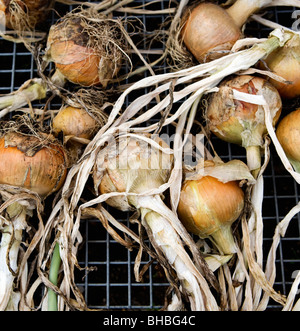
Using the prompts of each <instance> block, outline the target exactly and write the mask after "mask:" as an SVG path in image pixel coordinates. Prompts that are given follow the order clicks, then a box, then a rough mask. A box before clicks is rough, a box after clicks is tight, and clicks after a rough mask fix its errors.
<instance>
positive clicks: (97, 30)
mask: <svg viewBox="0 0 300 331" xmlns="http://www.w3.org/2000/svg"><path fill="white" fill-rule="evenodd" d="M113 24H114V23H113V22H112V21H110V20H107V19H105V18H103V17H101V18H98V17H93V15H92V14H89V13H88V12H82V13H77V14H76V13H75V14H74V13H72V12H71V13H69V14H67V15H66V16H64V17H63V18H62V19H61V20H60V21H58V22H57V23H56V24H54V25H52V27H51V28H50V31H49V35H48V40H47V59H48V60H49V61H52V62H54V63H55V66H56V69H57V70H58V71H59V72H60V73H61V74H62V75H63V76H64V77H65V78H66V79H67V80H68V81H70V82H72V83H74V84H78V85H82V86H96V85H102V86H103V87H106V86H107V84H108V83H109V82H110V81H111V80H112V78H113V77H115V76H116V75H117V74H118V72H119V70H120V68H121V63H122V52H121V50H120V49H121V46H119V45H120V43H121V41H122V37H121V36H118V35H117V33H119V34H120V31H117V29H118V27H117V26H116V25H115V26H114V25H113ZM116 38H119V40H116Z"/></svg>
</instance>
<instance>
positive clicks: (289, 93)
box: [262, 34, 300, 99]
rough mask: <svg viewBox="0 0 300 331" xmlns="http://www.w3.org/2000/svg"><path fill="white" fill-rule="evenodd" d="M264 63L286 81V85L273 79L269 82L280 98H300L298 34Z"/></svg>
mask: <svg viewBox="0 0 300 331" xmlns="http://www.w3.org/2000/svg"><path fill="white" fill-rule="evenodd" d="M264 63H265V64H266V65H267V67H268V68H269V69H270V70H271V71H272V72H274V73H275V74H277V75H278V76H281V77H282V78H284V79H285V80H286V81H287V82H286V83H282V82H279V81H277V80H275V79H271V80H270V81H271V83H272V84H273V85H274V86H275V87H276V88H277V90H278V92H279V93H280V95H281V97H282V98H284V99H292V98H296V97H299V96H300V36H299V34H294V35H293V37H292V38H291V39H290V40H289V41H288V42H287V43H286V44H285V45H284V46H283V47H281V48H278V49H277V50H275V51H274V52H272V53H271V54H270V55H269V56H268V57H267V58H266V59H264ZM262 66H263V65H262Z"/></svg>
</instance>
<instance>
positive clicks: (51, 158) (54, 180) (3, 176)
mask: <svg viewBox="0 0 300 331" xmlns="http://www.w3.org/2000/svg"><path fill="white" fill-rule="evenodd" d="M44 143H45V145H44ZM66 172H67V158H66V154H65V151H64V150H63V148H62V147H61V146H60V145H59V144H58V143H55V142H54V141H53V142H50V143H49V142H47V140H46V139H45V142H44V141H41V140H40V138H38V137H33V136H27V135H24V134H21V133H16V132H8V133H6V134H5V135H4V136H2V137H1V138H0V184H6V185H12V186H18V187H22V188H25V189H28V190H30V191H33V192H36V193H38V194H39V195H40V196H42V197H46V196H48V195H49V194H51V193H52V192H55V191H57V190H58V189H59V188H60V187H61V186H62V184H63V182H64V179H65V176H66Z"/></svg>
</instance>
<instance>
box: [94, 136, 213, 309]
mask: <svg viewBox="0 0 300 331" xmlns="http://www.w3.org/2000/svg"><path fill="white" fill-rule="evenodd" d="M147 138H148V139H149V137H148V136H147V135H135V136H130V137H120V138H119V139H118V141H117V143H116V142H114V143H112V144H110V145H108V147H106V149H104V151H103V154H101V157H100V156H99V157H98V159H97V164H96V170H97V171H96V173H97V172H99V174H98V175H97V176H94V178H95V186H96V187H99V192H100V194H112V196H110V197H108V199H107V200H106V202H107V203H108V204H109V205H110V206H113V207H115V208H117V209H120V210H123V211H128V210H138V211H139V212H140V214H141V220H142V225H143V226H144V227H145V229H146V230H147V232H148V233H149V239H150V240H151V241H152V243H153V247H154V248H155V249H156V250H157V252H158V255H159V256H161V255H162V254H163V255H164V257H165V259H166V260H167V263H169V265H170V266H171V267H172V268H173V269H174V270H175V272H176V274H177V277H178V279H179V280H180V282H181V286H182V287H183V288H184V291H185V292H186V293H187V295H188V298H189V300H190V305H191V309H192V310H203V309H214V310H216V309H218V308H216V307H217V306H216V303H215V301H214V299H213V298H210V299H209V301H208V299H203V297H202V296H203V295H204V294H203V293H202V289H201V288H200V287H202V286H204V287H205V285H201V286H200V284H199V281H200V280H199V279H200V278H201V276H200V275H199V273H198V272H199V271H197V270H198V269H197V268H196V267H195V265H194V263H193V262H192V260H191V258H190V257H189V255H188V254H187V252H186V251H185V249H184V242H185V243H187V244H188V245H189V247H190V248H191V252H193V254H195V255H194V258H195V257H197V255H198V254H199V252H198V250H197V248H196V246H195V244H194V242H193V241H192V239H191V238H190V236H189V234H188V233H187V231H186V229H185V228H184V227H183V225H182V224H181V222H180V221H179V220H178V218H177V215H176V214H175V213H173V212H172V211H171V210H170V209H169V208H168V207H167V206H166V205H165V204H164V203H163V201H162V199H161V196H160V194H159V193H157V191H158V190H159V188H160V187H161V186H162V185H165V184H166V183H167V181H168V179H169V176H170V172H171V169H172V163H173V161H172V155H170V153H166V152H162V151H161V150H160V149H159V146H160V148H164V149H167V150H169V147H168V146H167V145H166V143H164V142H163V141H162V140H161V139H160V138H158V137H155V138H153V139H152V140H150V141H149V140H145V139H147ZM150 143H151V144H150ZM153 143H156V144H158V145H154V146H152V144H153ZM103 170H104V173H103V172H102V171H103ZM155 191H156V193H155ZM117 192H119V195H116V193H117ZM147 192H148V193H147ZM120 193H123V194H120ZM205 306H206V307H205ZM212 307H213V308H212Z"/></svg>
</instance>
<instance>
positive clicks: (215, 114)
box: [206, 75, 282, 176]
mask: <svg viewBox="0 0 300 331" xmlns="http://www.w3.org/2000/svg"><path fill="white" fill-rule="evenodd" d="M235 91H238V92H243V93H246V94H248V95H249V98H247V100H246V101H240V100H237V99H236V97H235V94H234V93H235ZM251 95H262V96H263V97H264V98H265V100H266V102H267V104H268V105H269V108H270V112H271V118H272V122H273V125H274V126H275V124H276V123H277V121H278V119H279V117H280V114H281V109H282V101H281V98H280V95H279V93H278V91H277V90H276V88H275V87H274V86H273V85H272V84H270V83H269V82H268V81H267V80H265V79H263V78H260V77H255V76H250V75H241V76H236V77H234V78H232V79H228V80H226V81H224V82H223V83H221V84H220V86H219V90H218V92H216V93H213V95H212V97H211V100H210V102H209V105H208V108H207V112H206V117H207V124H208V128H209V130H210V131H211V132H213V133H214V134H215V135H216V136H217V137H219V138H221V139H222V140H224V141H227V142H229V143H234V144H237V145H241V146H242V147H244V148H245V149H246V152H247V163H248V166H249V169H250V170H251V171H252V173H253V175H254V176H257V174H258V172H259V171H260V168H261V147H263V136H264V135H265V134H267V128H266V124H265V115H264V110H263V108H262V106H260V105H257V104H253V103H251Z"/></svg>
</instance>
